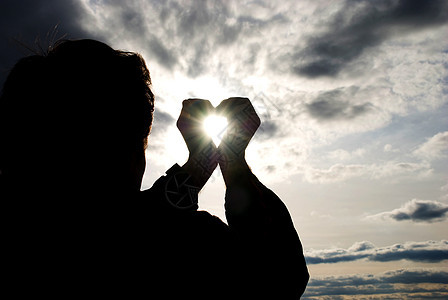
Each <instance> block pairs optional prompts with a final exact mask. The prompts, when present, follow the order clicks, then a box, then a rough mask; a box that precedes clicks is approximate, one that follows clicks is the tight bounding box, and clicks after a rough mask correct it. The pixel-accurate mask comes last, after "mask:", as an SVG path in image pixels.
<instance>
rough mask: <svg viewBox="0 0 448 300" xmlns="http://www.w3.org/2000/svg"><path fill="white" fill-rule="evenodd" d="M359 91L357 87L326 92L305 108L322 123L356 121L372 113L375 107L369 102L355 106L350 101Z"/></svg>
mask: <svg viewBox="0 0 448 300" xmlns="http://www.w3.org/2000/svg"><path fill="white" fill-rule="evenodd" d="M357 90H358V88H357V87H351V88H349V89H341V88H338V89H334V90H331V91H325V92H322V93H321V94H320V95H319V96H318V97H317V98H316V99H314V100H313V101H312V102H311V103H308V104H306V105H305V107H306V109H307V111H308V113H309V115H310V116H311V117H313V118H315V119H318V120H320V121H332V120H350V119H354V118H357V117H359V116H362V115H364V114H366V113H368V112H370V111H371V109H372V107H373V105H372V104H371V103H369V102H367V103H362V104H353V103H350V102H349V101H348V99H351V98H353V96H354V94H356V92H357Z"/></svg>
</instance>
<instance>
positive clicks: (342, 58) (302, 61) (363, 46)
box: [292, 0, 448, 78]
mask: <svg viewBox="0 0 448 300" xmlns="http://www.w3.org/2000/svg"><path fill="white" fill-rule="evenodd" d="M447 11H448V7H447V3H446V2H445V1H443V0H439V1H437V0H436V1H406V0H401V1H379V2H378V1H375V2H372V1H346V2H345V3H344V5H343V6H342V7H341V8H340V9H339V11H338V12H337V13H336V14H335V15H334V16H333V17H332V18H330V21H328V22H327V23H326V25H327V26H328V31H326V32H324V33H322V34H318V35H314V36H312V37H310V38H309V39H308V41H307V43H306V44H307V46H306V47H305V48H304V49H302V50H299V51H298V52H297V53H296V54H295V55H294V57H295V59H296V64H295V65H294V66H293V67H292V71H293V73H295V74H297V75H301V76H306V77H310V78H315V77H320V76H336V75H338V74H339V72H340V71H342V70H343V69H344V68H345V67H346V66H347V65H349V64H350V63H351V62H352V61H354V60H355V59H357V58H358V57H360V56H361V55H363V54H364V52H365V51H366V50H367V49H369V48H372V47H375V46H377V45H379V44H381V43H382V42H383V41H384V40H386V39H388V38H390V37H393V36H396V35H403V34H408V33H411V32H415V31H417V30H421V29H424V28H428V27H431V26H438V25H441V24H444V23H446V22H447V21H448V14H447Z"/></svg>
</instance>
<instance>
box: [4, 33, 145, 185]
mask: <svg viewBox="0 0 448 300" xmlns="http://www.w3.org/2000/svg"><path fill="white" fill-rule="evenodd" d="M150 84H151V79H150V75H149V71H148V69H147V68H146V65H145V62H144V60H143V58H142V57H141V56H140V55H138V54H136V53H132V52H124V51H117V50H114V49H112V48H111V47H109V46H107V45H106V44H104V43H101V42H98V41H94V40H76V41H63V42H60V43H58V44H57V45H56V46H55V47H54V48H53V49H51V50H50V51H49V52H48V54H46V55H33V56H30V57H25V58H23V59H21V60H19V62H18V63H17V64H16V65H15V66H14V68H13V69H12V70H11V72H10V74H9V76H8V78H7V80H6V82H5V84H4V87H3V91H2V95H1V98H0V145H1V146H0V170H1V173H0V177H2V178H1V179H2V181H3V182H4V184H5V185H6V184H7V185H10V186H14V187H15V188H20V189H22V190H23V189H25V190H26V189H38V190H44V191H48V190H50V191H52V190H66V191H77V190H78V191H91V190H96V191H99V190H101V189H104V190H107V189H109V190H110V189H113V190H120V191H129V190H138V189H139V188H140V184H141V179H142V176H143V171H144V167H145V157H144V153H145V148H146V143H147V137H148V134H149V131H150V128H151V123H152V118H153V111H154V95H153V93H152V91H151V89H150Z"/></svg>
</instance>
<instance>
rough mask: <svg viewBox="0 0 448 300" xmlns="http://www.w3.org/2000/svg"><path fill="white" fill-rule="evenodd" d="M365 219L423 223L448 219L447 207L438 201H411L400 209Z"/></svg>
mask: <svg viewBox="0 0 448 300" xmlns="http://www.w3.org/2000/svg"><path fill="white" fill-rule="evenodd" d="M367 219H372V220H378V219H383V220H387V219H392V220H395V221H413V222H425V223H433V222H441V221H444V220H446V219H448V205H447V204H444V203H441V202H438V201H432V200H418V199H413V200H411V201H409V202H406V203H405V204H404V205H403V206H401V207H400V208H397V209H394V210H392V211H387V212H382V213H379V214H376V215H373V216H369V217H367Z"/></svg>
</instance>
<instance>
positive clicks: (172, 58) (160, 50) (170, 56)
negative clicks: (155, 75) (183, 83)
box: [148, 36, 177, 69]
mask: <svg viewBox="0 0 448 300" xmlns="http://www.w3.org/2000/svg"><path fill="white" fill-rule="evenodd" d="M148 50H149V52H150V53H151V54H152V55H153V56H154V57H155V58H156V59H157V61H158V62H159V63H160V65H162V66H164V67H166V68H168V69H172V68H173V67H174V66H175V65H176V63H177V57H176V55H175V53H174V52H173V51H172V50H170V49H168V48H167V47H166V46H165V45H164V44H163V42H162V41H161V40H159V39H158V38H157V37H155V36H153V37H152V38H151V39H150V41H149V43H148Z"/></svg>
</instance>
